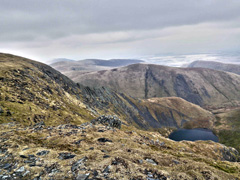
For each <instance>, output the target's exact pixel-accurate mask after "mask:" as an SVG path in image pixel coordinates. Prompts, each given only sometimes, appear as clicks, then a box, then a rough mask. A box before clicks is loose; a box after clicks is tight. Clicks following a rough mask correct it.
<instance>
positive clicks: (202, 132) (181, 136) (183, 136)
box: [169, 128, 218, 142]
mask: <svg viewBox="0 0 240 180" xmlns="http://www.w3.org/2000/svg"><path fill="white" fill-rule="evenodd" d="M169 139H172V140H174V141H182V140H187V141H197V140H212V141H214V142H218V137H217V136H216V135H214V134H213V132H212V131H211V130H208V129H201V128H199V129H179V130H177V131H174V132H172V133H171V134H170V135H169Z"/></svg>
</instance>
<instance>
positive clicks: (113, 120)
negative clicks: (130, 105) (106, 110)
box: [92, 115, 122, 129]
mask: <svg viewBox="0 0 240 180" xmlns="http://www.w3.org/2000/svg"><path fill="white" fill-rule="evenodd" d="M92 123H93V124H103V125H106V126H110V127H115V128H118V129H121V125H122V121H121V120H120V119H119V118H118V117H117V116H115V115H114V116H111V115H108V116H105V115H102V116H100V117H98V118H97V119H94V120H92Z"/></svg>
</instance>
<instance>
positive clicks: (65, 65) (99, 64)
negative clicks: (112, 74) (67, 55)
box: [50, 59, 144, 78]
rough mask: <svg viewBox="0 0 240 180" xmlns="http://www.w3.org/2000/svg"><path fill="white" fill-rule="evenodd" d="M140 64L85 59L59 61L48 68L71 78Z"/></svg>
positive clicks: (140, 61)
mask: <svg viewBox="0 0 240 180" xmlns="http://www.w3.org/2000/svg"><path fill="white" fill-rule="evenodd" d="M142 62H144V61H142V60H137V59H110V60H102V59H86V60H79V61H68V60H67V61H60V62H55V63H53V64H50V66H52V67H53V68H54V69H56V70H58V71H60V72H61V73H63V74H65V75H67V76H68V77H70V78H73V77H76V76H78V75H79V74H82V73H86V72H93V71H100V70H107V69H112V68H116V67H122V66H127V65H130V64H136V63H142Z"/></svg>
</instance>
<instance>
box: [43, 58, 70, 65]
mask: <svg viewBox="0 0 240 180" xmlns="http://www.w3.org/2000/svg"><path fill="white" fill-rule="evenodd" d="M63 61H64V62H69V61H75V60H73V59H67V58H56V59H52V60H50V61H48V63H47V64H53V63H58V62H63Z"/></svg>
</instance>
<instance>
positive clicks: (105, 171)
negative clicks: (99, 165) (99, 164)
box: [103, 165, 111, 173]
mask: <svg viewBox="0 0 240 180" xmlns="http://www.w3.org/2000/svg"><path fill="white" fill-rule="evenodd" d="M110 169H111V166H110V165H108V166H107V167H106V168H105V169H104V170H103V173H109V172H110Z"/></svg>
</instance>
